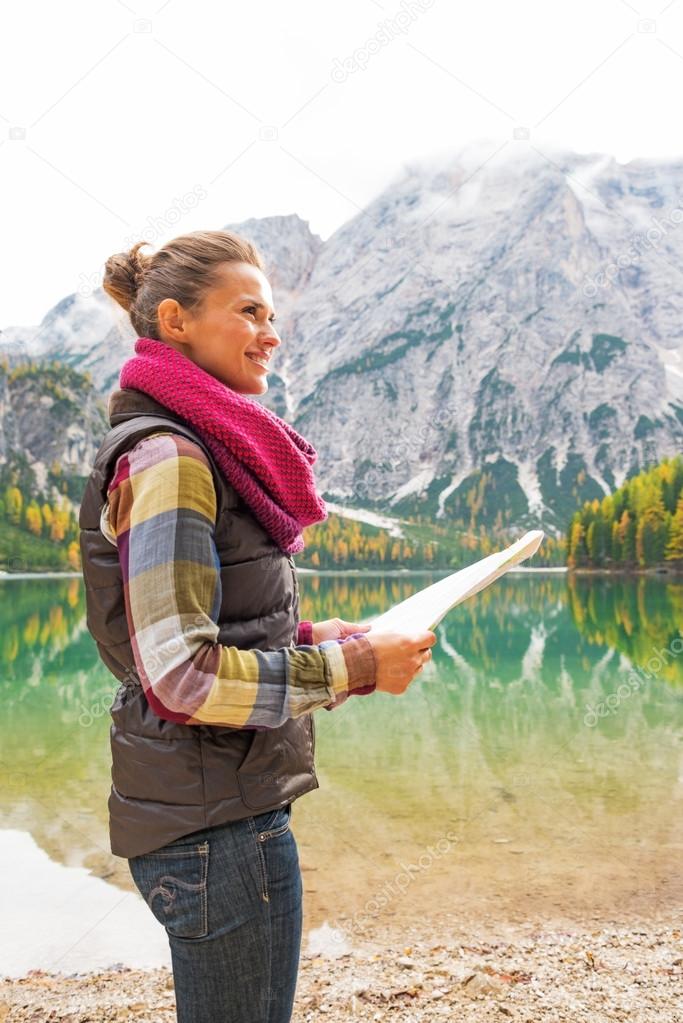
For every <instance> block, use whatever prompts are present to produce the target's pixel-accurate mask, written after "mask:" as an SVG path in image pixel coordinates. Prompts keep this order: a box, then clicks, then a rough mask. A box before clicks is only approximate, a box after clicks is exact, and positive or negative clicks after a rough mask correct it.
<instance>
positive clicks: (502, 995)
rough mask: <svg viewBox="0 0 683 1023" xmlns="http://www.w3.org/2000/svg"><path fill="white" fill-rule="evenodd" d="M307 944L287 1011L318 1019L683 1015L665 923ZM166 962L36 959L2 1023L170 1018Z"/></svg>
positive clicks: (680, 947)
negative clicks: (130, 964) (90, 968)
mask: <svg viewBox="0 0 683 1023" xmlns="http://www.w3.org/2000/svg"><path fill="white" fill-rule="evenodd" d="M379 947H380V946H378V944H377V942H376V941H374V942H373V943H372V945H370V944H367V945H366V946H365V947H356V948H355V949H354V950H353V951H352V952H350V953H348V954H346V955H342V956H340V957H337V958H334V959H331V958H329V957H326V956H325V957H323V956H319V955H316V954H311V953H307V952H306V951H302V958H301V967H300V973H299V981H298V986H297V995H296V1003H295V1010H294V1015H293V1017H292V1023H310V1021H313V1020H316V1021H317V1020H320V1019H325V1020H326V1021H328V1023H338V1021H342V1020H358V1021H365V1020H368V1021H370V1020H372V1021H376V1020H387V1021H392V1023H394V1021H395V1023H398V1021H401V1023H403V1021H406V1023H407V1021H411V1023H413V1021H415V1023H427V1021H430V1023H431V1021H438V1020H442V1019H443V1020H457V1021H458V1023H474V1021H475V1020H476V1023H489V1021H490V1023H493V1021H496V1023H503V1021H506V1020H511V1021H512V1020H517V1021H520V1023H521V1021H524V1023H538V1021H545V1020H548V1021H558V1023H564V1021H567V1023H579V1021H580V1023H584V1021H590V1023H606V1021H608V1020H629V1021H632V1023H683V933H682V932H681V931H678V930H676V929H673V928H671V927H668V928H663V927H660V926H657V927H649V928H647V929H646V928H642V929H635V928H634V927H633V926H632V925H631V926H629V927H624V928H618V927H607V926H602V927H600V928H599V929H597V930H594V931H590V930H585V931H584V930H580V929H578V928H576V927H572V928H571V929H569V930H558V929H554V930H553V929H549V928H547V927H543V928H535V927H533V926H532V925H527V926H518V927H516V928H515V931H514V933H510V932H509V931H508V932H506V933H505V935H504V936H501V937H499V938H498V940H492V939H491V936H490V935H488V936H485V935H484V934H483V933H482V934H481V935H475V934H474V933H470V934H469V935H468V936H467V937H465V936H464V935H462V934H461V935H460V936H459V937H458V938H457V939H454V940H447V941H446V940H443V939H441V940H439V939H438V938H437V939H436V940H434V938H432V939H431V940H430V939H425V936H424V934H422V935H420V934H419V933H418V931H417V930H416V929H414V928H412V929H411V928H406V929H405V930H404V931H402V933H401V941H400V943H399V942H398V941H394V942H387V944H386V945H383V946H382V947H381V951H378V948H379ZM175 1018H176V1017H175V1011H174V999H173V978H172V976H171V974H170V972H169V971H168V970H166V969H160V970H154V971H139V970H131V969H127V968H120V969H114V970H110V971H108V972H105V973H97V974H87V975H72V976H61V975H54V974H52V975H50V974H47V973H44V972H42V971H39V970H35V971H32V972H31V973H29V974H28V975H27V976H26V977H22V978H20V979H14V980H9V979H5V980H4V981H0V1023H20V1021H21V1023H25V1021H26V1023H28V1021H31V1023H39V1021H50V1023H67V1021H68V1023H105V1021H113V1020H116V1021H132V1020H136V1021H142V1020H146V1021H154V1023H173V1021H174V1020H175Z"/></svg>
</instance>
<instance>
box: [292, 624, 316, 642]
mask: <svg viewBox="0 0 683 1023" xmlns="http://www.w3.org/2000/svg"><path fill="white" fill-rule="evenodd" d="M296 643H297V646H301V644H304V643H305V644H307V645H308V646H312V644H313V622H309V621H303V622H299V631H298V633H297V638H296Z"/></svg>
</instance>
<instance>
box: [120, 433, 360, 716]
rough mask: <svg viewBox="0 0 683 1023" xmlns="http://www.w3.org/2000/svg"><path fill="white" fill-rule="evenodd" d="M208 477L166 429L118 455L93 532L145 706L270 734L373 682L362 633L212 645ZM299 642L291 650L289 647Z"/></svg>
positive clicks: (199, 457)
mask: <svg viewBox="0 0 683 1023" xmlns="http://www.w3.org/2000/svg"><path fill="white" fill-rule="evenodd" d="M216 513H217V502H216V491H215V486H214V481H213V475H212V472H211V468H210V466H209V463H208V460H207V458H206V455H205V453H204V451H203V450H202V449H201V447H199V445H197V444H194V443H192V442H191V441H190V440H188V439H187V438H186V437H182V436H181V435H179V434H175V433H168V432H166V433H163V432H160V433H156V434H151V435H148V436H147V437H145V438H143V440H141V441H140V442H139V443H138V444H137V445H136V446H135V447H134V448H132V449H131V450H130V451H127V452H125V453H124V454H123V455H121V456H120V457H119V458H118V460H117V462H116V466H115V469H114V474H113V476H112V479H111V481H110V483H109V486H108V488H107V501H106V503H105V505H104V507H103V510H102V516H101V520H100V526H101V529H102V532H103V534H104V535H105V536H106V538H107V539H108V540H109V541H110V542H111V543H112V544H115V545H116V547H117V548H118V554H119V561H120V564H121V572H122V578H123V589H124V601H125V608H126V617H127V622H128V629H129V634H130V639H131V645H132V648H133V655H134V658H135V667H136V670H137V673H138V676H139V678H140V682H141V684H142V686H143V689H144V691H145V694H146V696H147V700H148V703H149V705H150V707H151V709H152V710H153V711H154V712H155V713H156V714H157V715H158V716H159V717H161V718H164V719H166V720H168V721H177V722H180V723H182V724H190V725H223V726H227V727H235V728H255V729H264V728H277V727H279V726H280V725H282V724H283V723H284V722H285V721H286V720H288V719H289V718H296V717H299V716H300V715H302V714H307V713H310V712H312V711H314V710H316V709H317V708H319V707H323V708H325V709H327V710H332V709H334V708H335V707H338V706H340V705H341V704H342V703H344V702H345V701H346V699H347V698H348V697H349V696H350V695H364V694H367V693H371V692H373V691H374V689H375V686H376V662H375V656H374V651H373V649H372V644H371V643H370V642H369V641H368V639H367V637H366V636H365V635H364V634H363V633H356V634H354V635H353V636H347V637H345V638H344V639H335V640H324V641H323V642H321V643H318V644H315V645H314V644H313V642H312V631H311V630H309V629H308V626H307V625H306V624H305V623H301V624H302V626H303V628H302V629H300V631H298V633H297V641H298V643H299V645H297V646H289V647H281V648H280V649H277V650H266V651H263V650H257V649H252V650H241V649H238V648H237V647H234V646H225V645H223V644H221V643H219V642H218V612H219V608H220V606H221V578H220V563H219V559H218V552H217V550H216V545H215V539H214V534H215V521H216ZM302 639H303V640H304V642H301V640H302Z"/></svg>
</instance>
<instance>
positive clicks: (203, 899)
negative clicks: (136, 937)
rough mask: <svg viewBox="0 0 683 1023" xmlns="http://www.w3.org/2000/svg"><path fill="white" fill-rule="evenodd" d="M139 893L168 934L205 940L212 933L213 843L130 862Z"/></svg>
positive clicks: (165, 850)
mask: <svg viewBox="0 0 683 1023" xmlns="http://www.w3.org/2000/svg"><path fill="white" fill-rule="evenodd" d="M128 867H129V869H130V872H131V874H132V877H133V880H134V881H135V884H136V886H137V889H138V891H139V892H140V894H141V895H142V897H143V899H144V900H145V902H146V903H147V905H148V906H149V908H150V909H151V911H152V913H153V914H154V916H155V917H156V919H157V920H158V921H159V923H160V924H162V925H163V926H164V928H165V929H166V932H167V934H169V935H172V936H173V937H176V938H205V937H206V935H207V934H208V933H209V920H208V892H207V879H208V870H209V843H208V842H202V843H197V844H195V845H193V846H180V847H177V848H174V847H173V845H172V844H171V845H169V846H168V847H167V848H163V849H160V850H156V851H155V852H151V853H144V854H143V855H142V856H134V857H133V858H132V859H129V860H128Z"/></svg>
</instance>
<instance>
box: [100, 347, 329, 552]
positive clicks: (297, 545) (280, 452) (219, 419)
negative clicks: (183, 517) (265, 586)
mask: <svg viewBox="0 0 683 1023" xmlns="http://www.w3.org/2000/svg"><path fill="white" fill-rule="evenodd" d="M135 352H136V354H135V355H134V356H133V357H132V358H130V359H128V360H127V361H126V362H125V363H124V364H123V367H122V369H121V375H120V378H119V382H120V386H121V387H133V388H135V389H136V390H138V391H144V392H145V394H148V395H149V396H150V397H152V398H154V399H155V400H156V401H158V402H160V404H162V405H165V406H166V408H169V409H171V410H172V411H173V412H175V413H176V414H177V415H178V416H180V417H181V418H182V419H184V420H185V421H186V422H187V423H189V424H190V426H191V427H193V429H195V430H196V431H197V434H198V436H199V437H201V439H202V440H203V441H204V442H205V444H206V445H207V447H208V448H209V450H210V451H211V453H212V454H213V455H214V457H215V459H216V461H217V463H218V465H219V466H220V468H221V471H222V472H223V474H224V476H225V478H226V479H227V480H228V481H229V482H230V483H231V484H232V485H233V487H234V488H235V490H236V491H237V492H238V494H239V495H240V496H241V497H242V498H244V500H245V501H246V503H247V504H248V505H249V507H250V508H251V510H252V511H253V512H254V515H255V516H256V518H257V519H258V521H259V522H260V523H261V525H262V526H263V528H264V529H265V530H266V531H267V532H268V533H269V534H270V536H271V537H272V538H273V540H275V542H276V543H277V544H278V546H279V547H280V548H281V550H283V551H284V552H285V553H286V554H296V553H298V552H299V551H302V550H303V548H304V540H303V537H302V535H301V530H302V529H303V527H304V526H308V525H310V524H311V523H313V522H323V521H324V520H325V519H326V518H327V508H326V507H325V502H324V501H323V499H322V497H321V496H320V495H319V494H318V492H317V491H316V488H315V480H314V477H313V472H312V469H311V466H312V465H314V463H315V461H316V459H317V457H318V453H317V451H316V450H315V448H314V447H313V446H312V445H311V444H309V443H308V441H307V440H305V439H304V438H303V437H302V436H301V434H299V433H297V432H296V430H295V429H294V428H293V427H292V426H290V425H289V423H286V422H285V421H284V419H280V417H279V416H276V415H275V413H274V412H271V411H270V410H269V409H267V408H266V407H265V406H264V405H261V404H260V403H259V402H257V401H253V400H251V399H250V398H248V397H246V396H245V395H242V394H239V393H238V392H237V391H233V390H232V388H230V387H227V386H226V385H225V384H222V383H221V382H220V380H217V379H216V377H214V376H212V375H211V374H210V373H208V372H206V370H203V369H202V368H201V367H200V366H197V364H196V363H194V362H192V360H191V359H189V358H187V356H185V355H183V354H182V352H179V351H177V350H176V349H175V348H171V346H170V345H167V344H164V342H163V341H157V340H155V339H154V338H151V337H139V338H138V339H137V341H136V342H135Z"/></svg>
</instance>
